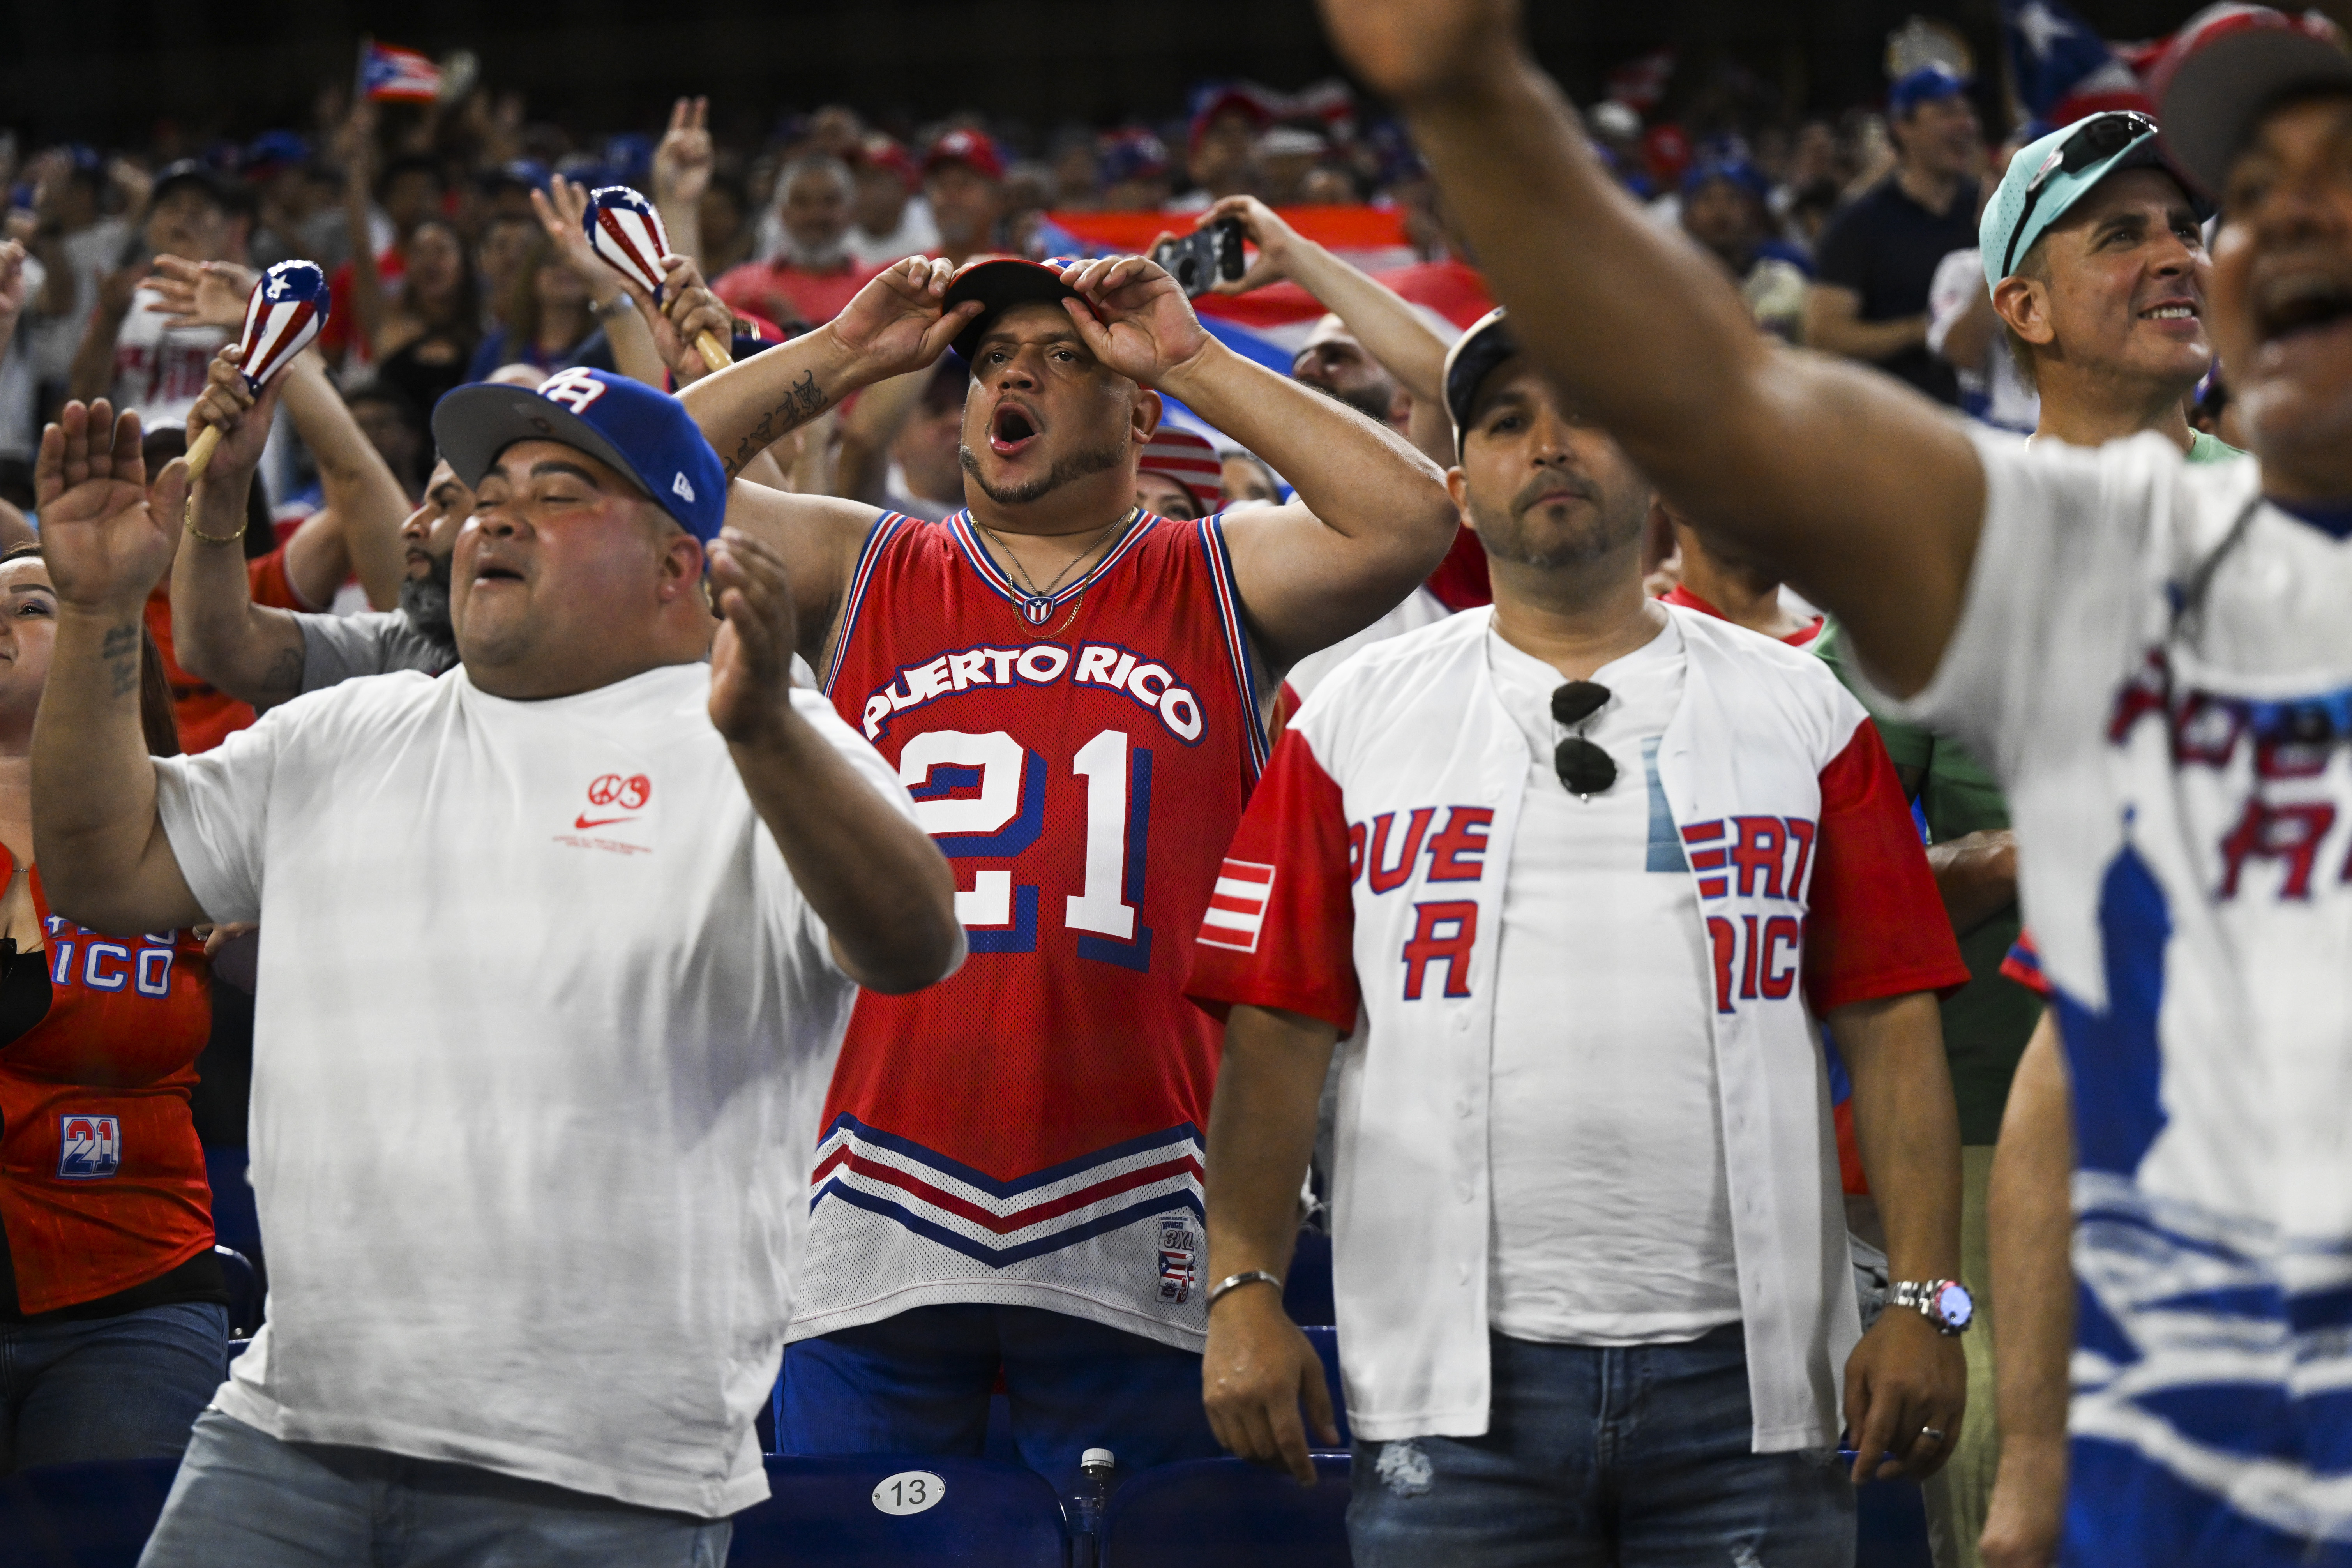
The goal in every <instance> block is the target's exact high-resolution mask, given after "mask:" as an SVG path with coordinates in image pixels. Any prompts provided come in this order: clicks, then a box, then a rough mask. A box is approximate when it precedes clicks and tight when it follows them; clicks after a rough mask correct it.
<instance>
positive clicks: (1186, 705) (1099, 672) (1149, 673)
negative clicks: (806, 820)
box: [861, 643, 1202, 746]
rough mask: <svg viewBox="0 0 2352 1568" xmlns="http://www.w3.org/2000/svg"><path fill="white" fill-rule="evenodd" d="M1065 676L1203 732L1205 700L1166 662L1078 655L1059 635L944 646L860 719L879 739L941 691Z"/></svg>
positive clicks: (1103, 653)
mask: <svg viewBox="0 0 2352 1568" xmlns="http://www.w3.org/2000/svg"><path fill="white" fill-rule="evenodd" d="M1065 678H1066V679H1068V680H1070V681H1072V682H1074V683H1076V684H1079V685H1088V686H1102V687H1108V689H1111V690H1113V691H1121V692H1125V693H1126V694H1127V695H1128V696H1129V697H1132V698H1133V699H1134V700H1136V702H1137V703H1138V704H1139V706H1140V707H1141V708H1142V709H1143V710H1145V711H1146V712H1148V713H1154V714H1157V715H1158V716H1159V718H1160V722H1161V723H1162V724H1163V725H1165V726H1166V727H1167V730H1168V732H1169V733H1170V734H1171V735H1174V736H1175V737H1176V738H1177V739H1178V740H1180V741H1181V742H1184V743H1185V744H1186V745H1188V746H1189V745H1192V744H1194V743H1195V742H1198V741H1199V740H1200V739H1201V726H1202V720H1201V700H1200V699H1199V698H1197V697H1195V696H1193V695H1192V692H1190V691H1188V690H1186V689H1184V688H1183V687H1182V686H1180V685H1178V684H1177V683H1176V678H1175V676H1173V675H1172V674H1171V673H1170V672H1169V669H1168V667H1167V666H1166V665H1164V664H1160V663H1159V662H1158V661H1156V660H1154V659H1151V658H1148V657H1146V656H1144V655H1141V654H1138V653H1136V652H1134V651H1133V650H1131V649H1129V648H1123V647H1113V646H1111V645H1108V644H1104V643H1087V644H1086V645H1084V646H1083V647H1080V648H1079V649H1078V651H1077V657H1076V659H1073V658H1071V657H1070V650H1069V649H1067V648H1066V647H1062V646H1061V645H1059V644H1058V643H1031V644H1029V645H1027V646H1026V647H974V648H961V649H958V650H957V651H955V652H953V653H943V654H941V655H940V656H939V657H938V658H934V659H931V660H929V662H927V663H924V664H919V665H913V666H909V667H908V668H903V669H901V670H899V671H898V677H897V679H894V680H892V681H891V682H890V683H889V684H887V685H886V686H884V687H883V688H882V689H879V690H877V691H876V692H875V693H874V694H873V695H872V696H870V697H868V698H866V711H865V713H864V715H863V716H862V719H861V723H862V725H863V727H864V729H865V731H866V739H867V740H869V741H879V740H880V739H882V737H883V736H884V735H886V734H887V733H888V732H889V728H890V716H891V715H892V714H894V713H903V712H905V711H907V710H908V709H913V708H920V707H922V706H923V705H924V704H925V703H928V702H929V701H930V700H932V699H933V698H935V697H941V696H947V695H950V694H952V693H955V692H959V691H963V690H966V689H970V688H971V687H975V686H1015V685H1020V686H1044V687H1051V686H1054V685H1056V684H1057V683H1059V682H1061V681H1062V680H1063V679H1065Z"/></svg>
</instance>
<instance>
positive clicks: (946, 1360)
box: [776, 1302, 1224, 1496]
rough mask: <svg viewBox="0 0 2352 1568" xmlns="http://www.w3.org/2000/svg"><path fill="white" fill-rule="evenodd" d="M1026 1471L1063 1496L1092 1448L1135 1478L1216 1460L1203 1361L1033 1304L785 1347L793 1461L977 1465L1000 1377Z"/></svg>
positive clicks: (914, 1313) (914, 1317)
mask: <svg viewBox="0 0 2352 1568" xmlns="http://www.w3.org/2000/svg"><path fill="white" fill-rule="evenodd" d="M1000 1368H1001V1369H1002V1370H1003V1373H1004V1389H1005V1394H1006V1395H1007V1399H1008V1402H1009V1403H1010V1404H1011V1405H1012V1407H1013V1411H1012V1414H1013V1441H1014V1442H1015V1443H1016V1444H1018V1445H1019V1447H1020V1449H1021V1462H1022V1463H1024V1464H1025V1465H1027V1466H1028V1467H1029V1468H1031V1469H1033V1470H1034V1471H1036V1472H1037V1473H1038V1474H1039V1475H1041V1476H1043V1477H1045V1479H1047V1480H1049V1481H1051V1482H1053V1483H1054V1486H1055V1489H1057V1490H1059V1491H1060V1492H1062V1493H1063V1494H1064V1495H1065V1496H1066V1495H1068V1494H1069V1493H1070V1491H1071V1490H1072V1489H1075V1488H1076V1486H1077V1484H1078V1481H1079V1479H1080V1471H1079V1469H1078V1460H1079V1458H1081V1457H1082V1456H1083V1455H1084V1454H1085V1453H1086V1451H1087V1449H1088V1448H1108V1449H1109V1450H1110V1451H1111V1452H1112V1453H1114V1454H1116V1455H1117V1456H1118V1468H1119V1469H1120V1470H1121V1471H1122V1472H1124V1473H1126V1474H1129V1475H1132V1474H1134V1473H1135V1472H1136V1471H1137V1470H1139V1469H1142V1468H1145V1467H1147V1466H1150V1465H1165V1464H1169V1463H1171V1462H1173V1461H1175V1460H1177V1459H1212V1458H1216V1457H1217V1456H1218V1455H1220V1454H1222V1453H1223V1452H1224V1450H1223V1448H1222V1447H1219V1446H1218V1443H1217V1439H1216V1436H1215V1435H1214V1434H1213V1433H1212V1432H1210V1430H1209V1417H1208V1413H1207V1412H1206V1411H1205V1410H1204V1409H1202V1405H1201V1358H1200V1357H1199V1356H1197V1355H1195V1354H1193V1353H1192V1352H1190V1351H1183V1350H1178V1349H1176V1348H1175V1347H1173V1346H1171V1345H1163V1344H1161V1343H1160V1342H1158V1341H1156V1340H1147V1339H1145V1338H1143V1337H1142V1336H1141V1335H1139V1334H1130V1333H1126V1332H1123V1331H1120V1330H1118V1329H1113V1328H1107V1327H1105V1326H1104V1325H1102V1324H1100V1323H1097V1322H1093V1321H1089V1320H1087V1319H1085V1318H1073V1317H1070V1316H1067V1315H1066V1314H1065V1313H1061V1312H1048V1311H1045V1310H1043V1309H1040V1308H1036V1307H997V1306H990V1305H986V1304H984V1303H980V1302H958V1303H955V1304H953V1305H950V1306H941V1307H915V1308H910V1309H909V1310H906V1311H904V1312H900V1313H898V1315H897V1316H895V1317H889V1318H885V1319H883V1320H882V1321H880V1322H878V1323H866V1324H863V1325H861V1326H859V1327H857V1328H854V1329H843V1330H841V1331H838V1332H836V1333H830V1334H826V1335H824V1336H822V1337H821V1338H818V1339H813V1340H803V1341H801V1342H798V1343H797V1344H791V1345H787V1346H785V1347H784V1405H783V1413H782V1414H783V1419H782V1424H781V1429H780V1430H779V1431H778V1432H777V1434H776V1436H777V1438H778V1442H777V1445H776V1446H777V1447H779V1448H781V1449H782V1451H783V1452H785V1453H787V1454H938V1455H962V1456H969V1457H971V1458H979V1457H980V1455H981V1452H982V1448H983V1447H985V1446H986V1443H987V1437H988V1396H989V1394H990V1391H991V1390H992V1389H993V1388H994V1387H995V1385H996V1374H997V1372H998V1371H999V1369H1000Z"/></svg>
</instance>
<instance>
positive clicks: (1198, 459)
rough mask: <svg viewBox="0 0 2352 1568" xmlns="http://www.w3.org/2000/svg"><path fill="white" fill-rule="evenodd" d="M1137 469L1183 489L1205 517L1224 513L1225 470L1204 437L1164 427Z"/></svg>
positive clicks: (1153, 439) (1172, 427) (1152, 439)
mask: <svg viewBox="0 0 2352 1568" xmlns="http://www.w3.org/2000/svg"><path fill="white" fill-rule="evenodd" d="M1135 466H1136V468H1137V469H1138V470H1139V471H1140V472H1143V473H1147V474H1158V475H1159V476H1160V478H1162V479H1173V480H1175V481H1176V482H1177V483H1178V484H1180V485H1181V486H1183V487H1184V490H1185V493H1186V494H1188V495H1190V496H1191V497H1192V504H1193V505H1194V506H1197V507H1199V508H1200V509H1201V515H1202V517H1206V516H1208V515H1209V514H1210V513H1211V512H1214V511H1222V510H1224V505H1225V466H1224V464H1223V462H1221V461H1219V460H1218V458H1217V449H1216V448H1215V447H1212V446H1211V445H1209V443H1208V440H1207V438H1206V437H1201V436H1196V435H1194V434H1193V433H1192V431H1190V430H1180V429H1178V428H1176V426H1172V425H1162V426H1160V430H1159V433H1158V434H1156V435H1154V436H1153V437H1151V442H1150V445H1149V446H1147V447H1144V448H1143V459H1142V461H1140V462H1139V463H1137V464H1136V465H1135Z"/></svg>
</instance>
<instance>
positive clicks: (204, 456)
mask: <svg viewBox="0 0 2352 1568" xmlns="http://www.w3.org/2000/svg"><path fill="white" fill-rule="evenodd" d="M220 444H221V427H220V426H217V425H207V426H205V427H204V428H203V429H201V430H199V431H197V432H196V439H195V444H194V446H192V447H189V448H188V483H190V484H192V485H193V484H194V483H195V482H196V480H197V479H198V478H199V477H200V476H201V475H202V474H203V473H204V471H205V465H206V464H208V463H210V462H211V461H212V460H213V449H214V448H215V447H218V446H219V445H220Z"/></svg>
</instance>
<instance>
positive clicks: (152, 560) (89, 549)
mask: <svg viewBox="0 0 2352 1568" xmlns="http://www.w3.org/2000/svg"><path fill="white" fill-rule="evenodd" d="M187 494H188V466H187V464H186V462H185V461H184V460H182V459H180V458H173V460H172V464H171V466H170V467H169V468H165V469H164V470H163V478H162V479H160V480H159V481H158V482H157V483H156V486H155V489H154V493H153V495H152V498H151V497H150V495H149V492H148V489H147V465H146V461H145V459H144V458H142V457H141V455H140V451H139V416H137V415H136V414H133V413H131V412H129V411H127V410H126V411H125V412H124V413H123V414H122V416H121V417H120V418H117V417H116V416H115V413H114V406H113V405H111V404H110V403H109V402H107V400H106V399H105V398H102V397H101V398H100V399H99V400H98V401H97V402H96V403H94V404H87V405H85V404H82V403H68V404H67V405H65V408H64V410H63V411H62V412H61V413H59V415H58V422H57V423H56V424H54V425H52V426H49V427H48V428H47V429H45V430H43V431H42V432H41V451H40V456H39V458H37V459H36V460H35V462H34V465H33V496H34V504H35V505H36V506H37V508H38V509H39V511H40V518H41V543H42V546H43V550H42V554H43V556H44V557H45V558H46V559H47V563H48V567H49V581H50V582H52V583H53V584H56V585H57V591H58V600H59V602H60V603H63V604H66V605H72V606H74V607H75V608H77V609H88V610H116V611H126V612H128V613H130V614H133V615H135V614H137V613H138V608H139V606H140V605H143V604H145V603H146V600H147V595H148V594H149V593H150V592H151V591H152V589H153V588H154V586H155V584H156V583H158V582H159V581H161V580H162V578H163V574H164V572H165V571H166V570H167V569H169V568H170V566H171V564H172V551H173V546H174V545H176V544H177V543H178V540H177V538H176V534H177V531H178V529H179V526H180V514H181V509H182V507H183V506H184V504H185V502H186V500H187ZM151 500H152V504H151Z"/></svg>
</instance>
